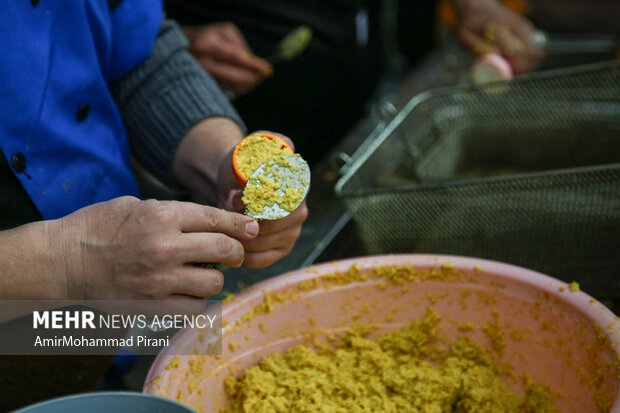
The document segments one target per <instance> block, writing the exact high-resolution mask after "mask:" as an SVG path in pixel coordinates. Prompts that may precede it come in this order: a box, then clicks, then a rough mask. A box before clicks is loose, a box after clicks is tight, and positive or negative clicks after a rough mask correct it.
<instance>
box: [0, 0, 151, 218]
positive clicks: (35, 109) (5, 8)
mask: <svg viewBox="0 0 620 413" xmlns="http://www.w3.org/2000/svg"><path fill="white" fill-rule="evenodd" d="M1 14H2V17H1V18H0V147H1V148H2V151H3V152H4V155H5V157H6V158H7V160H8V161H9V163H10V162H11V158H12V156H13V154H15V153H18V152H21V153H23V154H24V155H25V158H26V169H25V171H24V172H23V173H15V175H16V176H17V177H18V179H19V180H20V182H21V184H22V185H23V187H24V188H25V190H26V191H27V192H28V194H29V196H30V198H31V199H32V200H33V202H34V203H35V205H36V206H37V208H38V209H39V211H40V212H41V215H42V216H43V217H44V218H45V219H53V218H58V217H62V216H64V215H67V214H69V213H71V212H73V211H75V210H76V209H79V208H81V207H83V206H86V205H90V204H92V203H95V202H100V201H105V200H109V199H111V198H115V197H117V196H121V195H137V184H136V181H135V179H134V177H133V176H132V174H131V171H130V156H129V144H128V142H127V136H126V133H125V129H124V127H123V123H122V120H121V116H120V113H119V111H118V109H117V107H116V105H115V103H114V100H113V99H112V96H111V95H110V92H109V90H108V84H109V83H110V82H112V81H113V80H115V79H118V78H119V77H121V76H122V75H124V74H126V73H127V72H129V71H130V70H131V69H132V68H134V67H135V66H136V65H138V64H139V63H140V62H141V61H143V60H144V59H146V58H147V57H148V56H149V55H150V54H151V51H152V46H153V43H154V41H155V38H156V36H157V31H158V28H159V25H160V23H161V19H162V5H161V2H160V1H159V0H124V1H123V2H122V3H121V4H120V5H119V6H118V7H116V8H114V10H113V11H110V10H109V7H108V2H107V1H106V0H40V1H39V4H38V5H37V6H32V5H31V3H30V2H29V1H27V0H8V1H5V2H3V4H2V13H1ZM85 103H87V104H89V105H90V111H89V113H88V116H87V117H86V118H85V119H84V120H82V121H78V120H77V119H76V113H77V111H78V109H79V108H80V107H81V106H82V105H83V104H85Z"/></svg>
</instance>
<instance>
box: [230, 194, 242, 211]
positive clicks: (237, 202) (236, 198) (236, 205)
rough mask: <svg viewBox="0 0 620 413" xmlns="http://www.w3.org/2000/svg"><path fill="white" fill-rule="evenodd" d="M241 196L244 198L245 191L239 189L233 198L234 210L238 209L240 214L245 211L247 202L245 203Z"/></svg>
mask: <svg viewBox="0 0 620 413" xmlns="http://www.w3.org/2000/svg"><path fill="white" fill-rule="evenodd" d="M241 198H243V191H241V190H239V191H236V192H235V193H234V194H233V196H232V199H231V201H232V207H233V211H236V212H238V213H240V214H242V213H243V212H244V211H245V204H244V203H243V201H242V200H241Z"/></svg>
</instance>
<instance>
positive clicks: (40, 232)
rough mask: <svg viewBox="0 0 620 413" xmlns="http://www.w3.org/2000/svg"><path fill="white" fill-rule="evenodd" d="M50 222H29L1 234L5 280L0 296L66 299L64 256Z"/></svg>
mask: <svg viewBox="0 0 620 413" xmlns="http://www.w3.org/2000/svg"><path fill="white" fill-rule="evenodd" d="M50 223H51V221H38V222H32V223H29V224H26V225H22V226H20V227H17V228H14V229H12V230H8V231H4V232H2V233H0V262H2V265H3V276H4V279H3V280H1V281H0V283H1V284H2V287H3V288H0V298H3V299H16V300H18V299H22V300H42V299H47V300H67V299H69V294H68V290H67V281H66V278H65V277H66V272H65V270H64V260H65V257H64V256H63V255H62V254H60V253H59V252H58V245H59V238H58V235H59V234H58V233H57V232H56V231H55V230H54V229H52V228H51V227H52V226H51V225H50Z"/></svg>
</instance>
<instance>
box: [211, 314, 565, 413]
mask: <svg viewBox="0 0 620 413" xmlns="http://www.w3.org/2000/svg"><path fill="white" fill-rule="evenodd" d="M438 322H439V316H438V315H437V313H436V312H435V311H434V310H432V308H430V309H429V310H428V312H427V314H426V315H425V316H424V318H422V319H421V320H417V321H414V322H412V323H411V324H409V325H408V326H407V327H405V328H402V329H400V330H396V331H393V332H390V333H387V334H384V335H381V336H379V337H378V338H376V339H368V338H366V337H365V336H366V335H367V333H368V332H369V330H370V329H369V328H368V327H363V326H356V327H353V328H351V329H350V330H349V331H348V332H347V333H346V334H345V335H344V336H343V338H342V339H341V340H340V341H339V343H338V344H337V345H336V346H335V347H332V346H330V345H328V344H325V343H320V342H318V341H317V342H315V346H316V348H317V350H313V349H312V348H310V347H308V346H305V345H300V346H296V347H293V348H290V349H288V350H287V351H285V352H284V353H283V354H272V355H269V356H267V357H265V358H264V359H263V360H262V361H261V362H260V364H259V365H257V366H254V367H252V368H249V369H248V370H246V371H245V372H244V373H243V374H242V375H241V376H240V377H239V378H238V379H236V378H235V377H234V376H233V375H232V374H231V375H229V376H228V377H227V378H226V380H225V385H226V392H227V394H228V396H229V397H230V400H231V406H230V407H228V408H226V409H224V410H223V411H224V412H226V413H236V412H248V413H249V412H253V413H261V412H265V413H266V412H300V413H303V412H325V413H327V412H329V413H348V412H353V413H356V412H420V413H422V412H424V413H445V412H455V413H456V412H462V413H465V412H471V413H473V412H476V413H486V412H488V413H496V412H515V413H518V412H528V413H529V412H532V413H533V412H537V413H547V412H557V410H556V408H555V407H554V404H553V400H552V397H551V394H550V391H549V389H548V387H547V386H546V385H544V384H541V383H532V382H531V381H530V380H529V379H527V378H524V380H525V384H526V395H525V397H518V396H517V395H515V394H514V393H512V392H511V391H510V389H509V388H508V386H507V384H506V383H505V382H504V381H503V379H502V375H501V373H500V371H499V367H498V366H497V365H496V364H495V363H494V362H493V359H492V357H491V355H490V354H488V353H487V352H486V351H485V349H484V348H483V347H482V346H480V345H478V344H476V343H474V342H473V341H471V340H470V339H468V338H466V337H463V338H459V339H458V340H456V341H455V342H453V343H451V344H449V345H443V346H442V345H441V344H440V340H438V339H437V336H436V335H437V331H436V330H437V324H438Z"/></svg>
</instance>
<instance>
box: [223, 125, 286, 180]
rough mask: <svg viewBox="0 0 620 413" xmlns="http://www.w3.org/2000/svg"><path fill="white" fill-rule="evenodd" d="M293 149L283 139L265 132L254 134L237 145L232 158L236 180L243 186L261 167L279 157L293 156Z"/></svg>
mask: <svg viewBox="0 0 620 413" xmlns="http://www.w3.org/2000/svg"><path fill="white" fill-rule="evenodd" d="M291 154H293V149H292V148H291V147H290V146H289V144H288V143H286V142H285V141H284V140H283V139H282V138H280V137H279V136H277V135H273V134H271V133H265V132H257V133H253V134H251V135H249V136H246V137H245V138H243V140H242V141H241V142H239V143H238V144H237V146H236V147H235V150H234V151H233V156H232V165H233V171H234V173H235V178H236V179H237V182H239V184H240V185H241V186H245V185H246V184H247V183H248V179H249V178H250V175H252V173H253V172H254V171H255V170H256V169H258V167H259V166H260V165H262V164H263V163H265V162H267V161H268V160H269V159H271V158H273V157H274V156H278V155H291Z"/></svg>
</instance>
